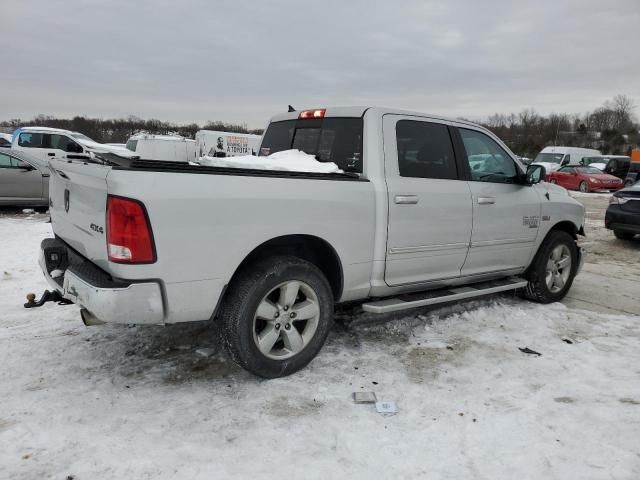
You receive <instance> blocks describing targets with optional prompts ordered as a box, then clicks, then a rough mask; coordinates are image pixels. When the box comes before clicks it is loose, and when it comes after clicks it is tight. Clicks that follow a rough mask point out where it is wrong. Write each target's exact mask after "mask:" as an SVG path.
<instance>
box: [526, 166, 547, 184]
mask: <svg viewBox="0 0 640 480" xmlns="http://www.w3.org/2000/svg"><path fill="white" fill-rule="evenodd" d="M546 176H547V171H546V170H545V168H544V167H543V166H542V165H529V166H528V167H527V174H526V176H525V177H524V184H525V185H535V184H536V183H540V182H542V181H543V180H544V179H545V178H546Z"/></svg>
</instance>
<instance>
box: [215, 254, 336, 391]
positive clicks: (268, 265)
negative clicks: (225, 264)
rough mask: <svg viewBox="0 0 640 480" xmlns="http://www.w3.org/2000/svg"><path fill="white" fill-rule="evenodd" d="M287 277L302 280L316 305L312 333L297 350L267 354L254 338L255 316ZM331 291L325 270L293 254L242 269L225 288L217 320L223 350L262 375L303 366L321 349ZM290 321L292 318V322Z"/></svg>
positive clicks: (286, 372) (271, 375)
mask: <svg viewBox="0 0 640 480" xmlns="http://www.w3.org/2000/svg"><path fill="white" fill-rule="evenodd" d="M287 281H300V282H304V283H305V284H306V285H307V286H308V287H310V288H311V289H312V290H313V292H314V293H315V295H316V297H317V300H318V306H319V310H320V312H319V320H318V325H317V328H316V330H315V333H314V334H313V337H311V339H310V340H309V341H308V343H307V344H306V345H305V346H304V348H303V349H302V350H301V351H300V352H299V353H297V354H295V355H293V356H291V357H288V358H286V359H283V360H277V359H273V358H269V357H268V356H266V355H264V354H263V353H262V352H261V351H260V350H259V348H258V346H257V344H256V341H255V340H254V328H255V327H254V316H255V315H256V312H257V309H258V305H259V304H260V303H261V302H262V300H263V299H264V298H265V296H266V295H267V294H269V292H271V291H272V290H273V289H274V288H276V287H277V286H278V285H281V284H282V283H283V282H287ZM333 308H334V304H333V293H332V291H331V286H330V285H329V282H328V281H327V279H326V277H325V276H324V274H323V273H322V272H321V271H320V269H318V268H317V267H316V266H315V265H313V264H312V263H309V262H307V261H305V260H302V259H300V258H297V257H293V256H274V257H270V258H266V259H264V260H261V261H259V262H257V263H254V264H252V265H250V266H249V267H246V268H244V269H243V271H241V272H239V273H238V274H237V275H236V278H234V280H233V281H232V283H231V284H230V285H229V287H228V289H227V293H226V294H225V298H224V301H223V304H222V306H221V311H220V315H219V317H218V318H219V320H220V323H221V333H222V337H223V342H224V345H225V348H226V350H227V351H228V353H229V355H230V356H231V358H232V359H233V360H234V361H235V362H236V363H237V364H238V365H240V366H241V367H243V368H244V369H246V370H248V371H250V372H251V373H253V374H255V375H258V376H260V377H263V378H277V377H284V376H286V375H290V374H292V373H294V372H297V371H298V370H300V369H302V368H304V367H305V366H306V365H307V364H308V363H309V362H310V361H311V360H312V359H313V358H314V357H315V356H316V355H317V353H318V352H319V351H320V349H321V348H322V345H323V344H324V342H325V340H326V339H327V335H328V334H329V330H330V329H331V325H332V323H333ZM291 324H293V322H291Z"/></svg>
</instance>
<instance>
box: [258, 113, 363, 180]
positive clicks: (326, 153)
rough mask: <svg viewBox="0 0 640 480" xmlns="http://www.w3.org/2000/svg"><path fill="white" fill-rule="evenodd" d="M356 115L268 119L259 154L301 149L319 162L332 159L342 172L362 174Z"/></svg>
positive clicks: (358, 125) (360, 122)
mask: <svg viewBox="0 0 640 480" xmlns="http://www.w3.org/2000/svg"><path fill="white" fill-rule="evenodd" d="M362 128H363V121H362V118H360V117H357V118H356V117H328V118H323V119H297V120H283V121H280V122H272V123H270V124H269V126H268V127H267V131H266V132H265V134H264V138H263V140H262V144H261V146H260V152H259V156H262V157H264V156H267V155H272V154H274V153H277V152H281V151H284V150H291V149H295V150H301V151H303V152H305V153H307V154H309V155H314V156H315V157H316V159H317V160H318V161H320V162H333V163H335V164H336V165H338V167H339V168H341V169H342V170H344V171H345V172H354V173H362Z"/></svg>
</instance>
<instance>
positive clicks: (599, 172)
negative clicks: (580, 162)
mask: <svg viewBox="0 0 640 480" xmlns="http://www.w3.org/2000/svg"><path fill="white" fill-rule="evenodd" d="M578 172H580V173H585V174H587V175H602V170H598V169H597V168H594V167H579V168H578Z"/></svg>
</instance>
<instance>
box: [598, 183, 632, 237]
mask: <svg viewBox="0 0 640 480" xmlns="http://www.w3.org/2000/svg"><path fill="white" fill-rule="evenodd" d="M604 226H605V227H607V228H608V229H609V230H613V233H614V234H615V236H616V237H618V238H620V239H622V240H630V239H632V238H633V237H634V235H636V234H640V183H636V184H635V185H634V186H631V187H627V188H623V189H622V190H618V191H617V192H616V193H614V194H613V195H612V196H611V199H610V200H609V208H607V213H606V215H605V217H604Z"/></svg>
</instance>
